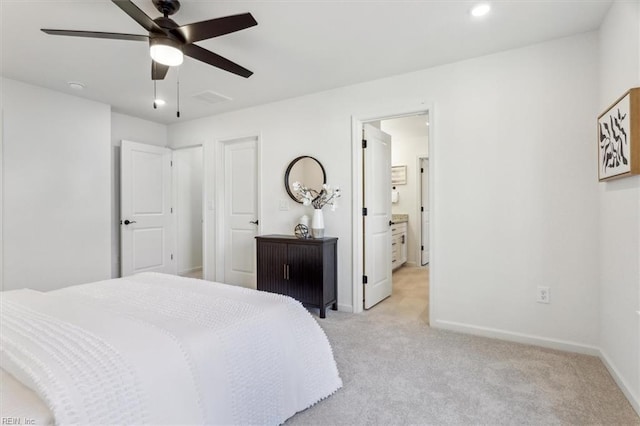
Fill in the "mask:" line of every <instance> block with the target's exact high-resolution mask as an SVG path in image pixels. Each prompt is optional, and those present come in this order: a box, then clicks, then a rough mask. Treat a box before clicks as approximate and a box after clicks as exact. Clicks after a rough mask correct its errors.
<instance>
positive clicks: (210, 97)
mask: <svg viewBox="0 0 640 426" xmlns="http://www.w3.org/2000/svg"><path fill="white" fill-rule="evenodd" d="M193 97H194V98H196V99H198V100H201V101H203V102H207V103H210V104H217V103H219V102H225V101H230V100H231V98H230V97H228V96H225V95H221V94H220V93H216V92H214V91H213V90H206V91H204V92H202V93H198V94H195V95H193Z"/></svg>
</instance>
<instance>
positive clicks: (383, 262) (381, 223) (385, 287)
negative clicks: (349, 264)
mask: <svg viewBox="0 0 640 426" xmlns="http://www.w3.org/2000/svg"><path fill="white" fill-rule="evenodd" d="M364 139H365V140H366V148H365V149H364V150H363V174H364V184H363V189H364V200H363V202H364V204H363V205H364V207H365V208H366V209H367V214H366V216H363V226H364V243H363V246H364V275H365V276H366V277H367V283H366V284H364V308H365V309H369V308H371V307H372V306H373V305H375V304H377V303H379V302H380V301H382V300H383V299H385V298H387V297H388V296H390V295H391V291H392V286H393V281H392V276H391V274H392V268H391V225H390V221H391V196H390V194H391V136H390V135H388V134H386V133H384V132H382V131H381V130H379V129H376V128H375V127H373V126H371V125H370V124H365V125H364Z"/></svg>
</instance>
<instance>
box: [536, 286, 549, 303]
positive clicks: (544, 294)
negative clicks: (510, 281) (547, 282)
mask: <svg viewBox="0 0 640 426" xmlns="http://www.w3.org/2000/svg"><path fill="white" fill-rule="evenodd" d="M536 302H538V303H550V302H551V293H550V290H549V287H541V286H538V297H537V298H536Z"/></svg>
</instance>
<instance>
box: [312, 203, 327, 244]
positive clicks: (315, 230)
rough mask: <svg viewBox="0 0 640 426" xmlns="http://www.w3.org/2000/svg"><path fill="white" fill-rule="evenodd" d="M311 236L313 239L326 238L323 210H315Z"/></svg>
mask: <svg viewBox="0 0 640 426" xmlns="http://www.w3.org/2000/svg"><path fill="white" fill-rule="evenodd" d="M311 236H313V238H322V237H324V216H323V215H322V209H313V217H312V218H311Z"/></svg>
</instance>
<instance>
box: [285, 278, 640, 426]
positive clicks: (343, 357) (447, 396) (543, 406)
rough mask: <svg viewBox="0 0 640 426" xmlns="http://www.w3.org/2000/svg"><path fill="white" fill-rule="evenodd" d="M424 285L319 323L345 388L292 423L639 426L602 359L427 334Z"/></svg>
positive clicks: (398, 285)
mask: <svg viewBox="0 0 640 426" xmlns="http://www.w3.org/2000/svg"><path fill="white" fill-rule="evenodd" d="M409 269H410V268H401V270H400V271H402V272H403V273H407V274H410V273H413V274H417V275H420V272H422V274H423V276H424V273H425V271H424V270H423V271H415V270H414V271H410V270H409ZM407 281H411V280H407ZM418 281H421V283H419V282H415V281H413V282H410V283H405V284H406V285H403V284H402V281H400V279H398V280H395V279H394V287H395V289H394V295H393V296H391V297H390V298H388V299H387V300H385V301H383V302H382V303H381V304H379V305H378V306H376V307H374V308H373V309H371V310H369V311H366V312H365V313H363V314H348V313H343V312H335V311H327V318H326V319H318V323H319V324H320V325H321V326H322V328H323V329H324V330H325V332H326V333H327V336H328V337H329V340H330V341H331V344H332V346H333V351H334V355H335V358H336V362H337V363H338V369H339V370H340V375H341V377H342V380H343V382H344V386H343V388H342V389H340V390H339V391H337V392H336V393H335V394H334V395H333V396H331V397H329V398H327V399H326V400H324V401H321V402H319V403H318V404H316V405H315V406H313V407H311V408H309V409H307V410H305V411H303V412H302V413H298V414H297V415H295V416H294V417H292V418H291V419H289V420H288V421H287V423H286V424H288V425H305V424H315V425H365V424H366V425H370V424H374V425H375V424H384V425H408V424H413V425H418V424H464V425H467V424H490V425H494V424H513V425H516V424H517V425H554V424H572V425H595V424H599V425H600V424H601V425H640V418H639V417H638V416H637V415H636V414H635V411H633V408H632V407H631V405H630V404H629V402H628V401H627V400H626V399H625V397H624V395H623V394H622V392H621V391H620V389H619V388H618V387H617V386H616V384H615V383H614V381H613V379H612V378H611V376H610V375H609V374H608V372H607V370H606V369H605V367H604V365H603V364H602V362H601V361H600V360H599V359H598V358H596V357H592V356H586V355H578V354H573V353H567V352H561V351H556V350H551V349H544V348H540V347H536V346H529V345H522V344H517V343H510V342H504V341H500V340H494V339H487V338H483V337H477V336H471V335H465V334H461V333H454V332H449V331H443V330H437V329H432V328H429V327H427V326H426V325H425V322H424V320H425V319H426V316H425V315H424V314H425V312H424V310H425V308H426V304H427V301H426V291H425V289H426V288H427V287H426V286H427V283H426V278H425V279H423V280H418ZM411 287H413V294H414V295H415V298H412V296H411V294H412V290H411V289H410V288H411ZM420 294H422V296H420ZM420 297H422V299H420ZM412 299H419V300H420V301H416V300H412ZM316 315H317V314H316Z"/></svg>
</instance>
